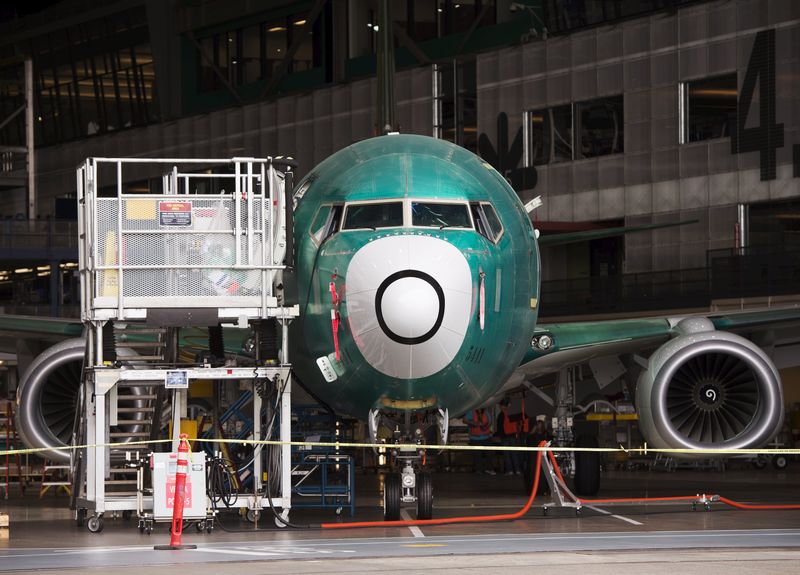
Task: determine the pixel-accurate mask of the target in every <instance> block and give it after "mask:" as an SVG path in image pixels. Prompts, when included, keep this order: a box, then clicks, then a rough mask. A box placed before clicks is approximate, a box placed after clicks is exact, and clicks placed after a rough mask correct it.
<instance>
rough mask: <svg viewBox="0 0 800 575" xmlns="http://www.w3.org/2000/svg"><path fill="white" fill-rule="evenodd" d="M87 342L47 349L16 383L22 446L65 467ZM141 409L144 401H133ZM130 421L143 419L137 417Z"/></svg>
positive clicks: (123, 351)
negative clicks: (66, 447) (38, 449)
mask: <svg viewBox="0 0 800 575" xmlns="http://www.w3.org/2000/svg"><path fill="white" fill-rule="evenodd" d="M85 346H86V342H85V341H84V340H83V339H68V340H64V341H62V342H60V343H57V344H55V345H54V346H52V347H50V348H48V349H46V350H45V351H44V352H42V353H41V354H39V355H38V356H37V357H36V358H35V359H34V360H33V361H32V362H31V365H30V366H29V367H28V369H27V370H26V371H25V373H24V374H23V375H22V377H21V378H20V381H19V388H18V390H17V414H16V424H17V431H18V432H19V436H20V439H21V440H22V442H23V443H24V444H25V445H27V446H28V447H31V448H35V449H36V448H41V449H44V450H45V451H42V452H39V453H38V455H40V456H42V457H45V458H47V459H50V460H52V461H57V462H62V463H67V462H69V460H70V452H69V451H67V450H64V449H57V448H59V447H64V446H65V445H68V444H70V443H71V441H72V430H73V425H74V421H75V414H76V412H77V409H78V396H79V391H80V385H81V369H82V365H83V356H84V351H85ZM117 354H118V355H120V356H123V357H129V358H133V357H134V356H136V355H137V354H136V352H134V351H133V350H131V349H128V348H120V349H118V350H117ZM130 391H131V393H132V394H133V395H142V394H143V393H144V390H143V389H142V388H140V387H136V386H134V387H131V388H130ZM134 405H136V406H137V407H143V406H144V405H145V401H144V400H134ZM132 419H140V420H141V419H143V415H142V414H141V413H136V414H134V415H133V416H132ZM140 429H142V426H141V425H138V424H132V425H125V426H121V427H120V428H119V430H124V431H131V432H136V431H139V430H140ZM115 430H117V428H115Z"/></svg>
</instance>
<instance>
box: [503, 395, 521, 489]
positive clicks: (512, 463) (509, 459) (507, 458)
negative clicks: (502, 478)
mask: <svg viewBox="0 0 800 575" xmlns="http://www.w3.org/2000/svg"><path fill="white" fill-rule="evenodd" d="M510 403H511V401H510V400H509V399H508V398H505V399H504V400H503V401H501V402H500V413H498V414H497V425H496V428H497V431H496V435H497V437H499V438H500V444H501V445H503V446H508V447H517V446H518V445H519V439H520V435H521V431H522V430H521V429H520V428H521V426H522V419H520V420H519V421H512V419H511V417H510V416H509V413H508V408H509V405H510ZM523 417H524V414H523ZM520 455H521V454H520V452H519V451H504V452H503V471H504V472H505V474H506V475H520V474H521V473H522V459H521V457H520Z"/></svg>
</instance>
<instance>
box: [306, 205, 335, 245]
mask: <svg viewBox="0 0 800 575" xmlns="http://www.w3.org/2000/svg"><path fill="white" fill-rule="evenodd" d="M330 215H331V206H320V207H319V209H318V210H317V213H316V215H315V216H314V219H313V220H312V222H311V228H310V229H309V233H310V234H311V236H312V237H313V238H314V240H315V241H316V242H317V243H320V242H321V241H322V237H323V234H324V233H325V230H326V229H327V228H328V220H329V218H330Z"/></svg>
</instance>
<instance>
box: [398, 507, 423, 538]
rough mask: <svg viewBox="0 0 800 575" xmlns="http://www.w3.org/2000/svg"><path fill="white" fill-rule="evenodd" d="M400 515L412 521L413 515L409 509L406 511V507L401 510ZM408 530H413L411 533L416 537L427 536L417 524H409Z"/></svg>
mask: <svg viewBox="0 0 800 575" xmlns="http://www.w3.org/2000/svg"><path fill="white" fill-rule="evenodd" d="M400 517H402V518H403V519H405V520H406V521H411V515H409V513H408V511H406V510H405V509H401V510H400ZM408 530H409V531H411V534H412V535H413V536H414V537H425V534H424V533H423V532H422V529H420V528H419V527H417V526H416V525H409V526H408Z"/></svg>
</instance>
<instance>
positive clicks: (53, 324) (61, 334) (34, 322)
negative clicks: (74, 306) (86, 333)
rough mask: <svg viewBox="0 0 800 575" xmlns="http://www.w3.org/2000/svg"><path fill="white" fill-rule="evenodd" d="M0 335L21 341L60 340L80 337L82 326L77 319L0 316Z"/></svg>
mask: <svg viewBox="0 0 800 575" xmlns="http://www.w3.org/2000/svg"><path fill="white" fill-rule="evenodd" d="M0 334H2V335H3V336H7V337H15V338H22V339H25V338H35V339H51V340H61V339H69V338H72V337H81V335H82V334H83V324H81V322H80V320H79V319H58V318H51V317H34V316H26V315H0Z"/></svg>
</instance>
